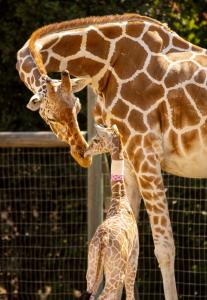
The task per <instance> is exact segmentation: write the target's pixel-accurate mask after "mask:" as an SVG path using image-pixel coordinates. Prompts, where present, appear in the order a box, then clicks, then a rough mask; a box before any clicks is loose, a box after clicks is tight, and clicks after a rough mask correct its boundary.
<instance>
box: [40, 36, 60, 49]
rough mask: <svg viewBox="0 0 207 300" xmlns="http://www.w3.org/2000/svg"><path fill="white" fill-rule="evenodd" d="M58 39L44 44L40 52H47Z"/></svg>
mask: <svg viewBox="0 0 207 300" xmlns="http://www.w3.org/2000/svg"><path fill="white" fill-rule="evenodd" d="M58 39H59V38H58V37H57V38H54V39H51V40H50V41H49V42H46V43H45V44H44V45H43V47H42V50H41V51H44V50H48V49H49V48H51V47H52V45H54V44H55V43H56V42H57V41H58Z"/></svg>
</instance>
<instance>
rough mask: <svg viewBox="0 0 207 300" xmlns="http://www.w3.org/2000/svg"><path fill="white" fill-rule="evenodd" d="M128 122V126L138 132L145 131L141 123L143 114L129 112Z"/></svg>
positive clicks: (135, 111)
mask: <svg viewBox="0 0 207 300" xmlns="http://www.w3.org/2000/svg"><path fill="white" fill-rule="evenodd" d="M128 121H129V124H130V126H131V127H132V128H133V129H135V130H137V131H138V132H145V131H146V130H147V127H146V125H145V124H144V121H143V114H142V113H140V112H139V111H137V110H135V109H133V110H132V111H131V112H130V114H129V117H128Z"/></svg>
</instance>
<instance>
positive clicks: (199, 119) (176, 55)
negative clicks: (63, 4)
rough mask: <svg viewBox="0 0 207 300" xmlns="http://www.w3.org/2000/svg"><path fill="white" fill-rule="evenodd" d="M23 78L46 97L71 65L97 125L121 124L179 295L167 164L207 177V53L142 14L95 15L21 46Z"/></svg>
mask: <svg viewBox="0 0 207 300" xmlns="http://www.w3.org/2000/svg"><path fill="white" fill-rule="evenodd" d="M17 69H18V71H19V74H20V77H21V79H22V80H23V81H24V82H25V84H26V85H27V86H28V87H29V88H30V89H31V90H32V91H33V93H35V94H36V95H35V97H38V98H39V99H40V101H41V99H42V97H45V94H46V91H45V86H44V84H43V83H42V78H43V77H44V75H45V74H46V73H48V72H51V71H56V72H59V71H62V70H64V69H68V70H69V71H70V73H71V74H72V75H74V76H75V77H77V78H82V79H83V80H85V81H86V82H87V83H88V84H90V85H91V86H92V87H93V89H94V91H95V92H96V93H97V95H98V100H97V103H96V107H95V110H94V115H95V120H96V122H97V123H102V124H105V125H106V126H112V125H113V124H116V125H117V127H118V129H119V131H120V133H121V135H122V142H123V145H124V151H125V160H126V162H125V179H126V185H127V196H128V198H129V200H130V202H131V204H132V207H133V210H134V212H135V215H137V211H138V208H139V204H140V200H138V199H140V196H139V195H140V194H141V196H142V198H143V199H144V203H145V207H146V209H147V212H148V215H149V219H150V224H151V229H152V234H153V240H154V245H155V255H156V257H157V259H158V262H159V266H160V269H161V272H162V277H163V285H164V293H165V299H167V300H176V299H177V291H176V284H175V276H174V257H175V248H174V241H173V236H172V229H171V224H170V219H169V213H168V205H167V201H166V196H165V190H164V186H163V180H162V175H161V169H163V170H165V171H167V172H170V173H171V174H175V175H180V176H186V177H192V176H193V177H207V160H206V155H207V147H206V145H207V122H206V120H207V101H206V100H207V99H206V98H207V87H206V83H207V79H206V73H207V53H206V50H204V49H202V48H199V47H197V46H194V45H192V44H190V43H189V42H187V41H185V40H184V39H182V38H181V37H179V36H178V35H177V34H176V33H174V32H172V31H171V30H170V29H169V28H168V27H167V26H165V25H163V24H161V23H160V22H158V21H156V20H153V19H151V18H148V17H143V16H139V15H136V14H130V15H123V16H118V15H117V16H106V17H91V18H85V19H79V20H72V21H68V22H63V23H58V24H52V25H48V26H45V27H43V28H40V29H38V30H37V31H35V32H34V33H33V34H32V36H31V38H30V39H29V40H28V41H27V43H26V44H25V45H24V46H23V48H22V49H20V51H19V52H18V63H17Z"/></svg>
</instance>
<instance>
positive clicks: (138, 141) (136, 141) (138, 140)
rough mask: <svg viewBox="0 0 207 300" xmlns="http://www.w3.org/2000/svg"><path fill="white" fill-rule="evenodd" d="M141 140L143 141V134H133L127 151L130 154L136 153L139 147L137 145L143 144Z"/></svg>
mask: <svg viewBox="0 0 207 300" xmlns="http://www.w3.org/2000/svg"><path fill="white" fill-rule="evenodd" d="M141 141H142V136H141V135H138V134H137V135H135V136H133V137H132V138H131V139H130V141H129V145H128V147H127V153H128V155H130V156H131V155H134V151H135V149H136V148H137V146H140V145H141Z"/></svg>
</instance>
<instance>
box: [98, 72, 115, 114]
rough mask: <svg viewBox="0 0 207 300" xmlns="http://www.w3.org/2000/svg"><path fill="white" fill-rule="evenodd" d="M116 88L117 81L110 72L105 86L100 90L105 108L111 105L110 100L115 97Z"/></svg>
mask: <svg viewBox="0 0 207 300" xmlns="http://www.w3.org/2000/svg"><path fill="white" fill-rule="evenodd" d="M117 89H118V83H117V81H116V78H115V77H114V75H113V74H112V73H111V72H110V73H109V75H108V84H107V85H106V86H105V88H104V89H103V91H102V93H103V94H104V98H105V107H106V108H107V107H108V106H110V105H111V102H112V101H113V99H114V97H116V94H117Z"/></svg>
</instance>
